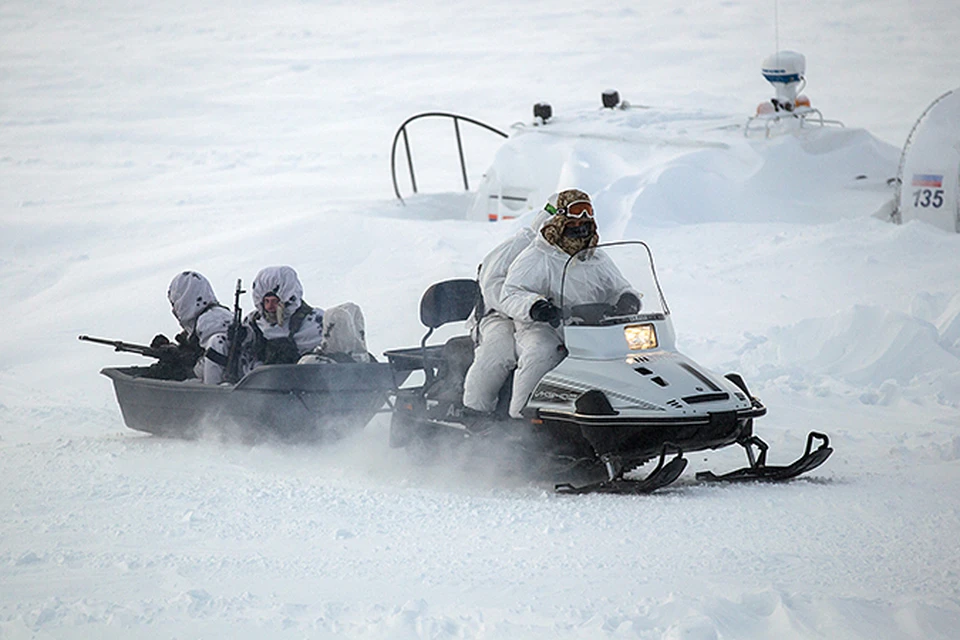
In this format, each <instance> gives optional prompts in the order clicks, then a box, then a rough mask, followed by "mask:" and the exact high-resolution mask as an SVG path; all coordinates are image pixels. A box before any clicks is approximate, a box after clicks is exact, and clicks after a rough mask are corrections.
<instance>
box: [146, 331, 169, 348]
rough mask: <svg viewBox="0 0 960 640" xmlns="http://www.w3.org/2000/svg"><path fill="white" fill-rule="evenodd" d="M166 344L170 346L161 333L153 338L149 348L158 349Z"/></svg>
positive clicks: (167, 339) (166, 338)
mask: <svg viewBox="0 0 960 640" xmlns="http://www.w3.org/2000/svg"><path fill="white" fill-rule="evenodd" d="M167 344H170V338H168V337H167V336H165V335H163V334H162V333H158V334H157V335H155V336H153V340H151V341H150V348H151V349H159V348H160V347H162V346H164V345H167Z"/></svg>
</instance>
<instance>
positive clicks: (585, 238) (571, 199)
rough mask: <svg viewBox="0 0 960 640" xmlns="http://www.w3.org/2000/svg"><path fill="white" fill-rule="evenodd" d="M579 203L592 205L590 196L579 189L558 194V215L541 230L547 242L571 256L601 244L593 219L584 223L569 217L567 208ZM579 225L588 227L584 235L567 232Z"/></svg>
mask: <svg viewBox="0 0 960 640" xmlns="http://www.w3.org/2000/svg"><path fill="white" fill-rule="evenodd" d="M577 202H586V203H590V196H589V195H587V194H586V193H585V192H583V191H580V190H579V189H566V190H564V191H561V192H560V193H559V194H557V208H556V213H555V214H554V216H553V217H552V218H550V219H549V220H548V221H547V222H545V223H544V225H543V227H541V229H540V234H541V235H542V236H543V238H544V239H545V240H546V241H547V242H549V243H550V244H552V245H554V246H555V247H558V248H559V249H560V250H561V251H563V252H565V253H567V254H569V255H571V256H572V255H574V254H575V253H577V252H578V251H581V250H583V249H587V248H590V247H595V246H597V243H599V242H600V236H599V234H598V233H597V223H596V221H595V220H594V219H593V218H589V219H587V220H586V221H583V220H582V219H579V218H569V217H567V215H566V212H567V207H569V206H570V205H572V204H574V203H577ZM578 225H582V226H586V227H587V229H586V231H585V232H584V233H583V234H581V235H571V234H570V233H568V232H567V229H568V227H573V226H578Z"/></svg>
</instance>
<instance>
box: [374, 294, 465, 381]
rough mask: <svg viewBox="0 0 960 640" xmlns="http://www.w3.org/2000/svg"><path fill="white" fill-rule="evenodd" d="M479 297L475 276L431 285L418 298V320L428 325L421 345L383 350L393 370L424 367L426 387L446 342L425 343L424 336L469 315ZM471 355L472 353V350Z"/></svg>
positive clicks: (405, 371)
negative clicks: (437, 343) (472, 278)
mask: <svg viewBox="0 0 960 640" xmlns="http://www.w3.org/2000/svg"><path fill="white" fill-rule="evenodd" d="M479 298H480V286H479V285H478V284H477V281H476V280H471V279H468V278H457V279H453V280H444V281H443V282H437V283H435V284H433V285H431V286H430V287H429V288H428V289H427V290H426V291H425V292H424V293H423V296H422V297H421V298H420V322H421V323H422V324H423V325H424V326H425V327H427V333H426V335H424V336H423V338H422V339H421V340H420V346H419V347H412V348H406V349H391V350H389V351H386V352H384V354H385V355H386V356H387V358H388V359H389V361H390V364H391V366H392V367H393V369H394V371H395V372H396V373H397V374H399V375H401V376H405V375H406V373H407V372H409V371H413V370H417V369H423V371H424V373H425V374H426V376H427V384H426V385H425V386H426V387H427V388H429V387H430V385H432V384H433V382H434V380H435V378H436V377H437V374H436V372H435V370H436V369H437V368H439V367H440V365H441V363H442V362H443V361H444V346H445V345H429V346H428V345H427V340H428V339H429V338H430V336H431V335H433V332H434V331H435V330H436V329H438V328H440V327H442V326H443V325H445V324H448V323H450V322H462V321H464V320H466V319H467V318H469V317H470V314H471V313H473V310H474V308H476V305H477V302H478V301H479ZM449 352H450V350H449V349H448V350H447V353H449ZM470 355H471V357H472V353H471V354H470Z"/></svg>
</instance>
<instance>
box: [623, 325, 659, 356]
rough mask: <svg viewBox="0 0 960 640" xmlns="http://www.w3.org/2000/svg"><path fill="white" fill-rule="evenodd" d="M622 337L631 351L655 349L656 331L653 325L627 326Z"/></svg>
mask: <svg viewBox="0 0 960 640" xmlns="http://www.w3.org/2000/svg"><path fill="white" fill-rule="evenodd" d="M623 335H624V337H625V338H626V339H627V346H628V347H630V349H631V350H632V351H641V350H644V349H656V348H657V330H656V328H654V326H653V324H650V323H647V324H628V325H627V326H625V327H624V328H623Z"/></svg>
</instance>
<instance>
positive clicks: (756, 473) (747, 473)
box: [697, 431, 833, 482]
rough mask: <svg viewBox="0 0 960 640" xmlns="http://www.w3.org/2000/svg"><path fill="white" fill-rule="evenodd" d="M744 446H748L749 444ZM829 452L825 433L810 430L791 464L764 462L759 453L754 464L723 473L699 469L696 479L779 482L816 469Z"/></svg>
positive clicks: (828, 455) (706, 480) (704, 480)
mask: <svg viewBox="0 0 960 640" xmlns="http://www.w3.org/2000/svg"><path fill="white" fill-rule="evenodd" d="M814 440H820V441H821V442H820V446H819V447H817V449H816V451H814V450H813V442H814ZM744 446H749V444H747V445H744ZM763 453H766V449H764V450H763ZM831 453H833V449H832V448H831V447H830V439H829V438H827V436H826V434H823V433H818V432H816V431H811V432H810V434H809V435H808V436H807V447H806V450H805V451H804V453H803V455H802V456H800V457H799V458H798V459H797V460H796V461H794V462H793V464H789V465H783V466H776V465H768V464H765V461H764V460H765V457H766V456H764V455H761V458H760V461H759V462H757V463H756V464H752V465H751V466H749V467H744V468H743V469H737V470H736V471H731V472H730V473H725V474H723V475H717V474H715V473H713V472H712V471H701V472H699V473H697V480H701V481H703V482H748V481H758V480H766V481H769V482H779V481H781V480H789V479H791V478H796V477H797V476H799V475H801V474H804V473H806V472H808V471H811V470H813V469H816V468H817V467H819V466H820V465H821V464H823V463H824V462H825V461H826V460H827V458H829V457H830V454H831Z"/></svg>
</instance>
